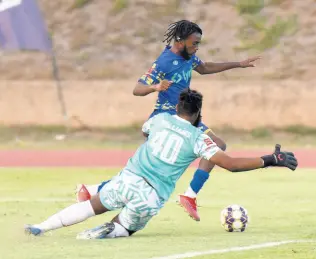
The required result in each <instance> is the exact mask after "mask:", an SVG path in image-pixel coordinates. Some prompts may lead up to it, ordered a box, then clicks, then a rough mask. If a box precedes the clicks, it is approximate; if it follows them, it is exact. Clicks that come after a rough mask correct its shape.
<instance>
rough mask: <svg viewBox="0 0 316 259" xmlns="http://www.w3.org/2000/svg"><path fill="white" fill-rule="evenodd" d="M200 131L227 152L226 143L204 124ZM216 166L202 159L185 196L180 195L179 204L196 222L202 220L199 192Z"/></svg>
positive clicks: (201, 124)
mask: <svg viewBox="0 0 316 259" xmlns="http://www.w3.org/2000/svg"><path fill="white" fill-rule="evenodd" d="M200 129H201V130H202V131H204V132H205V133H206V134H207V135H209V136H210V137H211V139H212V140H213V141H214V142H215V143H216V144H217V145H218V146H219V147H220V148H221V149H222V150H226V144H225V142H224V141H223V140H222V139H221V138H219V137H218V136H217V135H215V133H214V132H213V131H212V130H210V129H209V128H208V127H206V126H205V125H204V124H203V123H200ZM214 166H215V165H214V164H212V163H211V162H210V161H208V160H205V159H201V160H200V163H199V167H198V169H197V170H196V171H195V173H194V175H193V179H192V180H191V182H190V185H189V187H188V189H187V190H186V192H185V193H184V195H180V197H179V203H180V205H181V206H183V207H184V209H185V210H186V212H187V213H188V214H189V215H190V216H191V217H192V218H193V219H194V220H196V221H199V220H200V216H199V214H198V212H197V205H196V197H197V194H198V193H199V191H200V190H201V189H202V187H203V185H204V183H205V182H206V181H207V180H208V178H209V173H210V172H211V171H212V169H213V168H214Z"/></svg>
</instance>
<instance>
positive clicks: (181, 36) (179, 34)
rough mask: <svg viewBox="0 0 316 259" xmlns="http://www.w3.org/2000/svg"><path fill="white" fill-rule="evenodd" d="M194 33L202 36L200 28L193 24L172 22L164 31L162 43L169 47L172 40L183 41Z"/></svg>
mask: <svg viewBox="0 0 316 259" xmlns="http://www.w3.org/2000/svg"><path fill="white" fill-rule="evenodd" d="M195 32H198V33H200V34H202V30H201V28H200V27H199V26H198V25H197V24H196V23H194V22H190V21H188V20H181V21H178V22H174V23H171V24H170V25H169V27H168V29H167V30H166V32H165V35H164V36H165V39H164V40H163V42H167V45H170V43H171V41H172V40H175V41H180V40H185V39H187V38H188V37H189V36H190V35H191V34H192V33H195Z"/></svg>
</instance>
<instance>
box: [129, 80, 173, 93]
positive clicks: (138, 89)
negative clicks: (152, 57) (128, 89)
mask: <svg viewBox="0 0 316 259" xmlns="http://www.w3.org/2000/svg"><path fill="white" fill-rule="evenodd" d="M171 84H172V81H168V80H162V81H161V82H159V83H158V84H152V85H148V84H144V83H142V82H137V84H136V86H135V88H134V90H133V95H135V96H146V95H148V94H150V93H153V92H161V91H165V90H167V89H168V88H169V86H170V85H171Z"/></svg>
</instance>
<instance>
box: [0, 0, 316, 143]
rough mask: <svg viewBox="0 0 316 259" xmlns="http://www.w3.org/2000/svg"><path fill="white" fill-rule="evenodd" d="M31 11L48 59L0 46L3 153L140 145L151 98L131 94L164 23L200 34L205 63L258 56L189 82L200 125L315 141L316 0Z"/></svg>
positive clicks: (67, 1)
mask: <svg viewBox="0 0 316 259" xmlns="http://www.w3.org/2000/svg"><path fill="white" fill-rule="evenodd" d="M28 1H30V0H25V1H23V2H24V3H27V2H28ZM2 2H3V3H5V2H6V1H2ZM13 2H14V1H13ZM17 2H21V1H17ZM32 2H34V3H35V4H36V5H38V7H39V9H40V11H41V13H42V18H43V22H44V27H47V33H48V34H49V35H50V37H51V39H52V50H53V58H52V54H51V52H50V50H48V51H47V49H46V50H45V51H38V50H23V49H14V50H12V49H10V48H9V49H8V48H2V49H1V51H0V55H1V58H0V80H1V81H0V92H1V96H0V127H1V136H0V140H1V142H2V143H3V145H4V146H21V145H22V146H23V145H26V146H30V145H31V146H32V145H40V144H39V143H44V144H43V145H46V144H47V145H50V144H52V145H55V144H56V141H57V142H58V144H57V145H60V144H61V143H60V142H61V140H62V142H63V143H64V142H65V141H68V143H67V145H71V141H72V140H74V141H75V142H76V141H81V140H82V141H83V142H85V141H86V140H89V142H90V143H92V142H94V141H95V142H96V143H98V144H97V145H102V144H100V143H105V142H109V141H110V142H111V141H112V142H115V143H117V144H116V145H126V144H127V143H129V144H131V145H132V146H133V145H134V143H140V142H141V141H143V140H142V137H141V134H140V126H141V125H142V123H143V122H144V121H145V120H146V119H147V118H148V116H149V115H150V113H151V112H152V110H153V106H154V103H155V99H156V95H155V94H151V95H148V96H146V97H135V96H133V95H132V90H133V88H134V86H135V83H136V82H137V80H138V78H139V77H140V76H141V75H142V74H143V73H144V72H146V71H147V70H148V69H149V68H150V66H151V63H152V62H153V61H154V60H155V59H156V58H157V56H158V55H159V54H160V52H161V51H162V50H163V48H164V43H162V40H163V35H164V32H165V30H166V29H167V27H168V25H169V24H170V23H172V22H175V21H177V20H180V19H189V20H192V21H194V22H196V23H198V24H199V25H200V27H201V28H202V30H203V39H202V44H201V47H200V49H199V51H198V54H197V55H198V56H199V57H200V58H201V59H202V60H203V61H212V62H226V61H241V60H243V59H246V58H248V57H250V56H253V55H261V56H262V60H261V61H260V62H258V63H256V65H257V66H256V67H255V68H248V69H233V70H230V71H226V72H222V73H219V74H215V75H206V76H200V75H198V74H197V73H193V79H192V81H191V87H192V88H195V89H198V90H200V91H201V92H202V93H203V94H204V96H205V102H204V107H203V120H204V121H205V122H206V124H207V125H209V126H210V127H211V128H213V129H214V130H215V132H217V133H218V134H219V135H221V136H222V137H224V138H225V139H226V141H227V142H228V143H231V144H232V145H233V146H234V145H237V146H238V145H239V144H242V143H243V144H245V142H247V143H248V145H252V144H253V145H259V146H261V145H265V143H267V145H270V141H271V143H274V142H275V140H282V141H286V142H287V143H289V144H292V143H293V142H299V145H300V146H309V145H313V141H314V142H315V140H314V139H315V138H314V134H315V133H316V118H315V115H314V112H313V111H312V109H313V108H314V107H315V97H316V87H315V81H314V78H313V75H314V74H315V71H316V59H315V55H316V54H315V53H316V2H315V0H304V1H299V0H194V1H190V0H63V1H59V0H56V1H48V0H40V1H38V2H36V1H32ZM2 5H3V4H2ZM14 8H19V7H13V8H10V9H14ZM7 10H8V9H6V10H2V11H1V12H0V15H1V14H3V13H5V12H6V11H7ZM30 17H32V16H30ZM31 20H32V19H31ZM34 23H35V22H34V21H33V22H32V21H31V24H32V25H33V26H35V25H34ZM0 24H1V21H0ZM23 24H24V23H22V24H20V25H18V26H20V29H21V28H22V27H21V26H23ZM1 26H2V28H1ZM1 26H0V29H1V30H2V31H5V28H4V25H3V23H2V25H1ZM27 37H29V38H30V37H34V36H32V34H29V35H28V36H27ZM0 42H1V41H0ZM54 62H55V63H54ZM45 141H46V142H45ZM41 145H42V144H41Z"/></svg>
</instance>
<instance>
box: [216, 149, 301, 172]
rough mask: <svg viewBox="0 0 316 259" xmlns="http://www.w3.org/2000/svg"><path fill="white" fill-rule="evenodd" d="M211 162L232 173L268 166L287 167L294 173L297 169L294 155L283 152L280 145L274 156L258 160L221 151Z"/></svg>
mask: <svg viewBox="0 0 316 259" xmlns="http://www.w3.org/2000/svg"><path fill="white" fill-rule="evenodd" d="M210 162H212V163H214V164H216V165H218V166H220V167H222V168H225V169H227V170H229V171H231V172H243V171H249V170H254V169H258V168H263V167H268V166H280V167H287V168H289V169H291V170H293V171H294V170H295V169H296V167H297V160H296V158H295V156H294V154H293V153H291V152H284V151H282V152H281V146H280V145H276V146H275V151H274V153H273V154H272V155H267V156H262V157H256V158H233V157H230V156H228V155H227V154H226V153H225V152H223V151H221V150H220V151H218V152H216V154H215V155H213V156H212V157H211V158H210Z"/></svg>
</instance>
